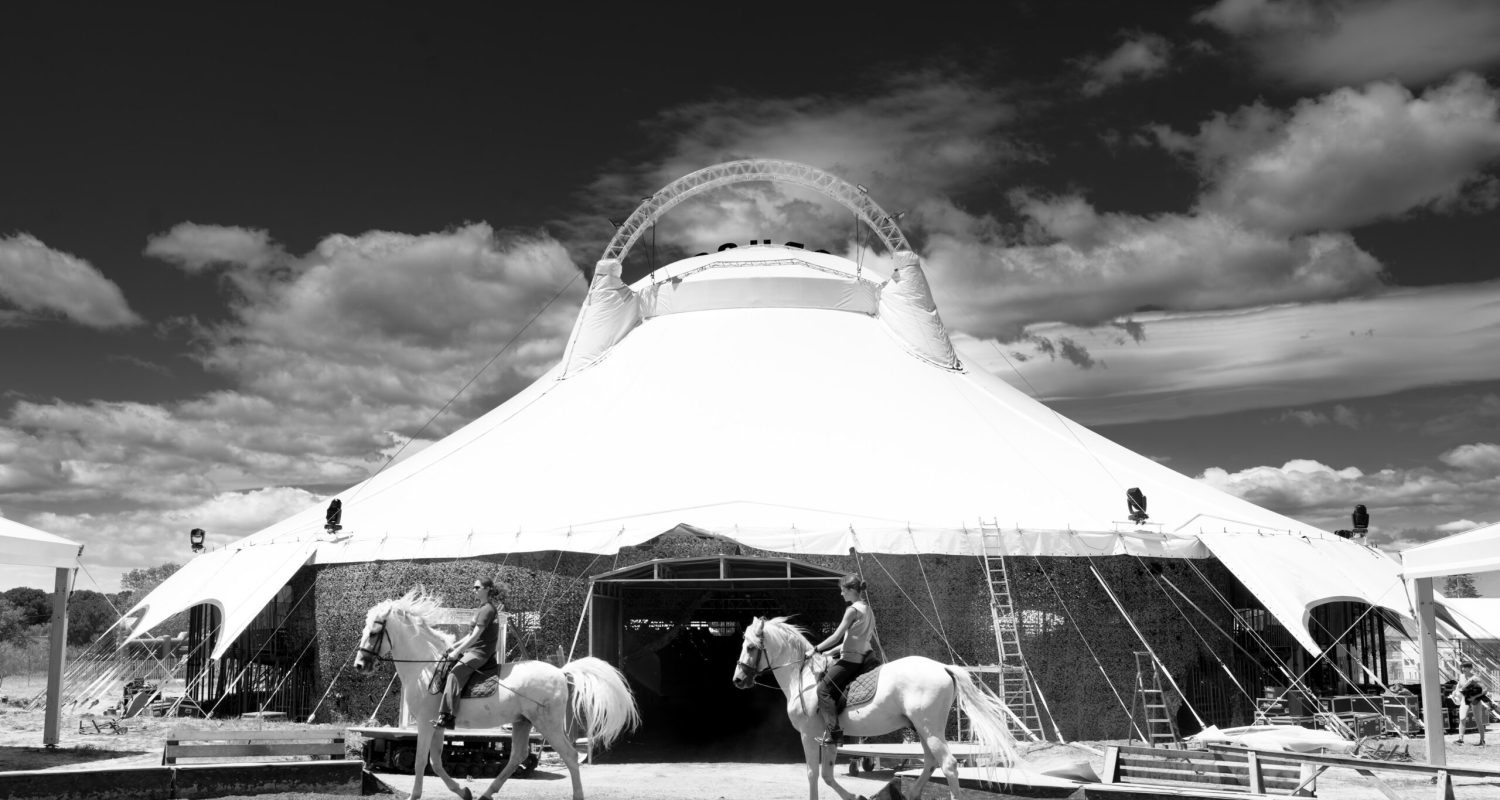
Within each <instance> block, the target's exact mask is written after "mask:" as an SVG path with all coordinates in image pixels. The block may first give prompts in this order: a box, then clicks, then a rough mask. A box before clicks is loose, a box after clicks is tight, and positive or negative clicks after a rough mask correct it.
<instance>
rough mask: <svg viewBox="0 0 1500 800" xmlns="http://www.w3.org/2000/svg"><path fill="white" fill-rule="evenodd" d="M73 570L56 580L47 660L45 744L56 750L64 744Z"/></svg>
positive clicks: (59, 574)
mask: <svg viewBox="0 0 1500 800" xmlns="http://www.w3.org/2000/svg"><path fill="white" fill-rule="evenodd" d="M72 577H73V570H72V569H70V568H68V567H58V568H57V577H56V579H55V580H54V581H53V593H52V632H51V636H50V639H51V641H50V642H49V643H50V644H51V648H50V651H51V655H50V656H49V657H48V659H47V717H46V721H45V722H44V723H43V725H42V745H43V746H45V747H56V746H57V743H58V742H59V741H61V737H60V736H59V733H60V730H59V729H60V727H61V725H60V721H61V718H62V674H63V659H64V658H66V657H67V643H68V589H69V588H71V584H72V580H71V579H72Z"/></svg>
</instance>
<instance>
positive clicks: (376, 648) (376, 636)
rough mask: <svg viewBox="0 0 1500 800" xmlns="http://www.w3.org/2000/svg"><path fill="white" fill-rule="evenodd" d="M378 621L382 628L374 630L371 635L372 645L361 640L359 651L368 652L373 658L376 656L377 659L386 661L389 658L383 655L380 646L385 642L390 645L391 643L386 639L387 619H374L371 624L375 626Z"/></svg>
mask: <svg viewBox="0 0 1500 800" xmlns="http://www.w3.org/2000/svg"><path fill="white" fill-rule="evenodd" d="M377 623H378V624H379V625H380V630H378V631H374V633H373V634H372V635H371V637H370V645H371V646H370V647H365V646H364V643H363V642H361V643H360V646H359V652H360V653H366V654H368V655H369V656H370V657H371V658H374V659H375V660H376V661H385V660H387V659H386V657H385V656H383V655H381V654H380V646H381V645H383V644H385V645H388V644H390V643H389V642H387V641H386V640H385V620H383V619H377V620H374V621H372V622H371V623H370V626H371V627H374V626H375V625H376V624H377Z"/></svg>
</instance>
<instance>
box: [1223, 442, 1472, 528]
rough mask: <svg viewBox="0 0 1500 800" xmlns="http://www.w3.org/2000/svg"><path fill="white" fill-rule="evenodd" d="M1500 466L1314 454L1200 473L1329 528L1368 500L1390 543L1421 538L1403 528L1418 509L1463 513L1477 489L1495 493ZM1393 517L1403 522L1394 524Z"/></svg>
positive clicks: (1243, 495) (1227, 488) (1259, 501)
mask: <svg viewBox="0 0 1500 800" xmlns="http://www.w3.org/2000/svg"><path fill="white" fill-rule="evenodd" d="M1491 447H1493V445H1491ZM1458 449H1460V450H1461V449H1463V448H1458ZM1449 455H1451V453H1450V454H1449ZM1497 466H1500V464H1492V465H1490V467H1489V470H1488V471H1487V472H1484V473H1476V472H1474V471H1472V470H1469V469H1467V468H1457V469H1452V470H1442V469H1430V468H1426V467H1421V468H1414V469H1382V470H1378V471H1375V472H1365V471H1363V470H1360V469H1359V468H1357V467H1344V468H1341V469H1340V468H1334V467H1331V466H1329V465H1326V464H1323V463H1321V462H1318V461H1314V460H1310V459H1296V460H1292V461H1288V462H1286V463H1285V464H1283V465H1282V466H1280V467H1274V466H1259V467H1250V468H1248V469H1243V470H1239V471H1237V472H1229V471H1227V470H1224V469H1220V468H1217V467H1214V468H1210V469H1207V470H1205V471H1204V472H1203V474H1201V475H1199V476H1198V479H1199V480H1201V481H1203V482H1204V483H1206V484H1208V485H1210V486H1213V487H1214V488H1216V489H1220V490H1222V491H1225V492H1229V493H1230V494H1233V495H1236V496H1238V497H1241V498H1244V499H1245V500H1248V501H1250V502H1252V503H1255V504H1257V505H1261V506H1264V507H1266V508H1269V509H1272V510H1274V511H1279V512H1281V513H1283V514H1286V515H1288V516H1292V517H1296V518H1298V519H1302V520H1305V521H1308V522H1310V524H1314V525H1319V526H1320V527H1325V528H1327V529H1329V530H1335V529H1338V528H1347V527H1349V513H1350V510H1351V509H1353V508H1354V506H1355V505H1356V504H1367V505H1369V507H1370V510H1371V523H1372V525H1371V532H1370V538H1371V541H1372V543H1375V544H1381V545H1386V546H1389V545H1390V544H1391V543H1392V542H1396V541H1409V540H1412V539H1414V538H1416V536H1415V534H1414V533H1413V529H1411V528H1405V529H1403V528H1402V526H1401V525H1400V524H1399V520H1402V519H1408V518H1411V517H1412V516H1413V515H1418V514H1420V515H1427V516H1442V515H1450V516H1451V515H1457V514H1462V513H1464V512H1465V511H1466V510H1467V509H1468V508H1469V507H1470V505H1471V504H1472V498H1473V496H1475V495H1476V494H1479V495H1484V494H1489V495H1491V496H1493V495H1494V493H1495V492H1496V491H1500V468H1496V467H1497ZM1382 518H1384V520H1385V523H1384V524H1381V523H1382ZM1390 520H1397V521H1398V523H1397V524H1394V525H1392V524H1390ZM1435 537H1436V534H1434V535H1433V538H1435Z"/></svg>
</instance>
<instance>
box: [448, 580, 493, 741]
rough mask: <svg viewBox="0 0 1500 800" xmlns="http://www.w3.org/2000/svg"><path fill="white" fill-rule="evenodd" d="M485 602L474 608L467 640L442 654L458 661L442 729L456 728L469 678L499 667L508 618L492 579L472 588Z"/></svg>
mask: <svg viewBox="0 0 1500 800" xmlns="http://www.w3.org/2000/svg"><path fill="white" fill-rule="evenodd" d="M472 588H473V590H474V591H475V592H477V593H478V594H479V596H480V600H482V601H483V602H482V603H481V604H480V606H479V607H478V608H476V609H474V627H473V628H471V629H470V630H469V632H468V634H467V635H465V636H464V638H462V639H459V640H458V641H457V642H455V643H454V644H453V646H452V647H450V648H448V650H447V652H445V653H443V660H445V661H452V660H454V659H458V663H457V664H454V665H453V671H452V672H449V673H448V684H447V685H446V686H444V687H443V702H442V705H440V706H438V716H437V720H436V721H435V722H434V723H433V724H434V725H437V726H438V727H439V728H451V727H453V709H454V708H457V707H458V695H459V693H460V692H462V691H463V689H464V684H465V683H468V682H469V676H470V675H473V674H474V673H476V672H478V671H479V670H482V669H484V668H486V667H490V666H496V665H498V661H499V659H498V658H497V655H503V654H497V653H496V652H495V650H496V648H497V647H498V646H499V643H500V625H501V624H502V623H501V620H503V619H505V617H504V616H503V613H504V611H505V600H504V595H503V594H502V592H501V589H500V587H499V586H496V585H495V582H494V581H493V580H491V579H489V578H484V579H482V580H476V581H474V586H473V587H472Z"/></svg>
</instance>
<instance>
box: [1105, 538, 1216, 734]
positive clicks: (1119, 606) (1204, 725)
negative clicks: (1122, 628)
mask: <svg viewBox="0 0 1500 800" xmlns="http://www.w3.org/2000/svg"><path fill="white" fill-rule="evenodd" d="M1089 569H1090V570H1092V571H1093V573H1094V577H1095V578H1096V579H1097V580H1098V581H1099V585H1100V586H1102V587H1103V588H1104V593H1105V594H1107V595H1109V599H1110V600H1113V601H1114V603H1115V608H1117V609H1119V610H1120V616H1122V617H1124V618H1125V622H1126V624H1128V625H1130V629H1131V630H1132V631H1134V632H1135V638H1137V639H1140V640H1141V644H1142V645H1144V646H1145V647H1146V652H1148V653H1150V654H1151V660H1152V661H1154V662H1156V666H1157V667H1158V668H1159V669H1160V670H1161V673H1162V675H1164V676H1166V679H1167V683H1169V684H1171V685H1172V690H1173V691H1175V692H1177V696H1178V697H1179V698H1181V699H1182V704H1183V705H1185V706H1187V710H1188V712H1189V713H1191V714H1192V715H1193V719H1195V720H1197V721H1198V727H1199V728H1207V727H1208V723H1207V722H1204V721H1203V718H1202V717H1200V716H1198V709H1196V708H1193V704H1192V703H1191V702H1189V701H1188V697H1187V694H1186V693H1185V692H1183V691H1182V687H1180V686H1178V685H1177V681H1176V680H1173V678H1172V671H1171V670H1169V669H1167V665H1166V664H1164V663H1162V660H1161V658H1160V657H1158V656H1157V655H1156V651H1155V650H1153V649H1151V643H1150V642H1148V641H1146V637H1145V635H1144V634H1142V633H1141V629H1140V628H1137V627H1136V626H1135V620H1133V619H1131V618H1130V614H1129V612H1127V611H1126V610H1125V606H1124V604H1122V603H1121V602H1120V598H1118V597H1115V592H1114V590H1113V589H1111V588H1109V584H1108V583H1106V582H1105V581H1104V574H1103V573H1101V572H1100V571H1099V567H1098V566H1097V565H1095V564H1094V559H1093V557H1092V556H1090V557H1089Z"/></svg>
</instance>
